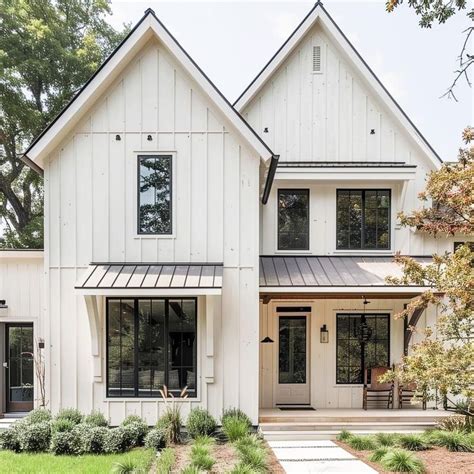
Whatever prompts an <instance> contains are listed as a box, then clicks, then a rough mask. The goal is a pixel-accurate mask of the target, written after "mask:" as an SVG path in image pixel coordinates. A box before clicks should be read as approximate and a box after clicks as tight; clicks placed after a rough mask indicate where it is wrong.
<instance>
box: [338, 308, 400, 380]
mask: <svg viewBox="0 0 474 474" xmlns="http://www.w3.org/2000/svg"><path fill="white" fill-rule="evenodd" d="M363 314H364V312H363V311H360V310H357V311H338V312H336V320H335V323H336V324H335V327H334V333H335V338H334V339H335V344H334V345H335V346H336V348H335V382H336V385H338V386H340V387H343V386H351V387H354V386H355V387H357V386H359V387H362V386H363V385H364V382H363V381H362V382H338V381H337V369H338V357H337V353H338V349H339V346H338V344H337V341H338V339H337V318H338V317H339V316H348V315H349V316H350V315H354V316H359V317H360V316H362V315H363ZM365 315H366V316H384V317H386V318H387V320H388V325H387V327H388V334H387V341H388V347H387V349H388V351H387V354H388V365H387V367H390V361H391V352H390V351H391V346H392V344H391V342H392V341H391V337H392V331H391V329H392V327H391V326H392V315H391V313H389V312H380V313H379V312H377V311H370V312H367V313H365Z"/></svg>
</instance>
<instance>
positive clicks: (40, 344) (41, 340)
mask: <svg viewBox="0 0 474 474" xmlns="http://www.w3.org/2000/svg"><path fill="white" fill-rule="evenodd" d="M38 348H39V349H44V339H40V340H39V341H38Z"/></svg>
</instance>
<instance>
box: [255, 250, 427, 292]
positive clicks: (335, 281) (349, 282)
mask: <svg viewBox="0 0 474 474" xmlns="http://www.w3.org/2000/svg"><path fill="white" fill-rule="evenodd" d="M416 260H417V261H419V262H421V263H430V262H431V261H432V259H431V258H430V257H417V258H416ZM401 273H402V272H401V267H400V265H398V264H397V263H395V262H394V261H393V257H379V256H374V257H342V256H336V257H313V256H294V257H292V256H281V257H279V256H262V257H260V288H262V287H279V286H281V287H321V286H325V287H331V286H338V287H340V286H361V287H372V286H393V285H388V284H387V282H386V281H385V278H386V277H388V276H401Z"/></svg>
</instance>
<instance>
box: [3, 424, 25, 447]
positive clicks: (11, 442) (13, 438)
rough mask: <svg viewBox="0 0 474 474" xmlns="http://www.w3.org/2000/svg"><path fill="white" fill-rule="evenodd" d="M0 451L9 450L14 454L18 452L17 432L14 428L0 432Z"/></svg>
mask: <svg viewBox="0 0 474 474" xmlns="http://www.w3.org/2000/svg"><path fill="white" fill-rule="evenodd" d="M0 449H9V450H10V451H15V452H19V451H20V441H19V439H18V430H16V429H15V426H12V427H10V428H8V429H7V430H4V431H1V432H0Z"/></svg>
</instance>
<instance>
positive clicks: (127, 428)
mask: <svg viewBox="0 0 474 474" xmlns="http://www.w3.org/2000/svg"><path fill="white" fill-rule="evenodd" d="M120 426H121V427H122V429H123V430H124V432H125V435H126V438H127V444H128V445H129V446H130V447H132V448H133V447H136V446H142V445H143V442H144V440H145V436H146V434H147V432H148V425H147V424H146V423H145V422H144V421H143V420H142V419H141V418H140V417H138V419H137V418H135V417H133V418H131V417H128V418H125V420H124V421H123V422H122V424H121V425H120Z"/></svg>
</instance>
